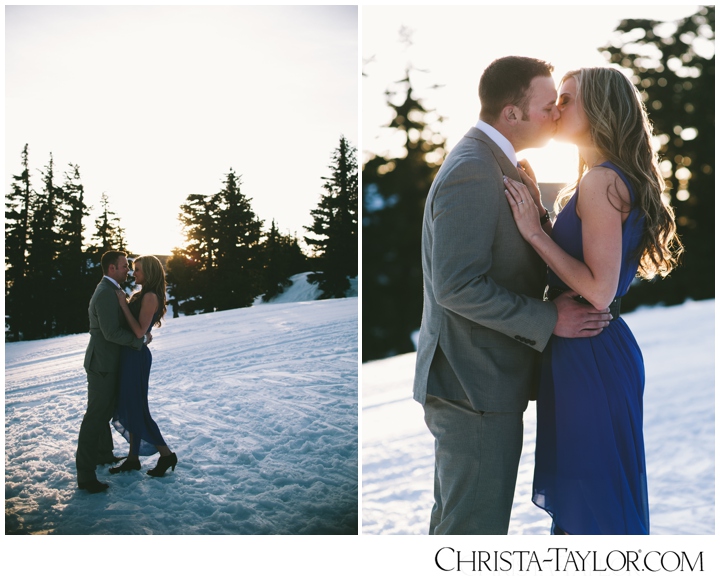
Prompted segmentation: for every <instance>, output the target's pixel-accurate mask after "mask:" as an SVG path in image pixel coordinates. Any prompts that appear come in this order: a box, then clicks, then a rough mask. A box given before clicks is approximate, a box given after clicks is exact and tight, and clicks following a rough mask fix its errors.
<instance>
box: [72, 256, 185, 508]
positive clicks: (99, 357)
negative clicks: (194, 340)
mask: <svg viewBox="0 0 720 583" xmlns="http://www.w3.org/2000/svg"><path fill="white" fill-rule="evenodd" d="M101 265H102V271H103V278H102V279H101V280H100V283H99V284H98V286H97V288H96V289H95V293H94V294H93V296H92V298H91V300H90V306H89V308H88V315H89V317H90V342H89V344H88V347H87V350H86V352H85V364H84V366H85V371H86V372H87V378H88V402H87V411H86V412H85V416H84V417H83V421H82V424H81V426H80V435H79V436H78V447H77V452H76V456H75V466H76V468H77V482H78V488H80V489H81V490H86V491H88V492H90V493H91V494H95V493H97V492H102V491H104V490H106V489H107V488H108V484H107V483H104V482H100V481H99V480H98V479H97V476H96V474H95V467H96V466H97V465H100V464H102V465H105V464H113V463H117V462H119V461H122V460H123V459H125V458H121V457H116V456H115V455H114V454H113V439H112V434H111V430H110V425H109V422H110V421H111V420H112V423H113V425H114V426H115V428H116V429H117V430H118V431H119V432H120V434H121V435H122V436H123V437H125V439H127V440H128V442H129V444H130V452H129V453H128V455H127V459H125V461H124V462H123V463H122V464H121V465H119V466H117V467H113V468H110V473H112V474H115V473H119V472H129V471H132V470H139V469H140V459H139V457H138V456H140V455H152V454H153V453H155V452H157V451H159V452H160V458H159V459H158V462H157V466H156V467H155V468H154V469H152V470H150V471H148V472H147V473H148V474H150V475H151V476H156V477H161V476H163V475H164V474H165V472H166V471H167V469H168V468H169V467H171V466H172V468H173V471H174V470H175V465H176V464H177V456H176V455H175V454H174V453H173V452H172V451H170V449H169V448H168V447H167V445H166V443H165V441H164V440H163V438H162V435H161V434H160V430H159V429H158V427H157V424H156V423H155V421H153V419H152V417H151V416H150V411H149V409H148V400H147V394H148V380H149V377H150V367H151V365H152V354H151V352H150V350H149V348H148V344H149V343H150V341H151V340H152V334H151V333H150V330H151V328H152V327H153V326H160V320H161V319H162V318H163V316H164V315H165V312H166V306H165V272H164V270H163V267H162V264H161V263H160V261H159V260H158V259H157V257H153V256H152V255H147V256H143V257H138V258H137V259H135V261H134V266H133V267H134V275H135V283H137V284H139V285H140V286H142V289H141V290H140V291H139V292H136V293H134V294H133V295H132V296H131V297H130V300H129V301H128V300H127V296H126V294H125V291H124V290H123V289H122V287H121V285H122V284H123V283H125V281H126V279H127V276H128V273H129V271H130V264H129V263H128V259H127V256H126V255H125V253H122V252H119V251H108V252H107V253H105V254H104V255H103V256H102V259H101Z"/></svg>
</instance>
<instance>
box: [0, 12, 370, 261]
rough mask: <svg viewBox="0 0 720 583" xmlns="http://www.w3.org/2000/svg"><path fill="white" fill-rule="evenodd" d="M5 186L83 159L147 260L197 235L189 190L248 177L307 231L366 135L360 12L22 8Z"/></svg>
mask: <svg viewBox="0 0 720 583" xmlns="http://www.w3.org/2000/svg"><path fill="white" fill-rule="evenodd" d="M5 65H6V73H5V74H6V77H5V91H6V94H5V100H6V101H5V104H6V118H5V119H6V134H5V183H6V185H5V188H6V192H9V190H10V184H11V182H12V174H15V173H19V172H20V171H21V166H20V161H21V152H22V148H23V146H24V145H25V144H26V143H27V144H29V153H30V169H31V174H32V176H33V181H34V185H35V187H36V188H37V189H39V188H40V185H41V182H40V178H41V170H42V169H43V168H44V167H45V166H46V165H47V163H48V161H49V158H50V153H51V152H52V155H53V158H54V163H55V172H56V175H57V176H59V177H60V181H62V174H63V173H64V171H65V170H66V169H67V167H68V164H69V163H73V164H78V165H79V166H80V172H81V177H82V182H83V184H84V186H85V192H86V197H87V202H88V204H90V205H92V206H93V207H94V208H93V211H92V214H91V217H90V218H89V219H88V221H87V224H88V234H92V231H93V230H94V225H93V221H94V218H95V217H96V216H97V214H99V201H100V196H101V195H102V193H103V192H105V193H107V195H108V196H109V198H110V206H111V209H112V210H114V211H115V213H116V214H118V215H119V216H120V218H121V219H122V224H123V226H124V228H125V230H126V238H127V240H128V244H129V247H130V249H131V251H133V252H135V253H145V254H147V253H149V254H167V253H170V251H171V249H172V248H173V247H175V246H177V245H181V244H182V242H183V239H182V237H181V234H180V224H179V222H178V220H177V217H178V214H179V207H180V205H181V204H182V203H183V202H184V201H185V199H186V197H187V195H188V194H192V193H200V194H213V193H215V192H217V191H219V190H220V189H221V188H222V182H223V179H224V177H225V174H226V173H227V172H228V171H229V170H230V168H231V167H232V168H233V170H235V172H236V173H237V174H240V175H242V181H243V186H242V191H243V192H244V194H246V195H247V196H248V197H250V198H251V199H252V203H251V204H252V207H253V209H254V210H255V212H256V213H257V215H258V216H259V217H260V218H261V219H263V220H264V221H265V223H266V224H265V226H266V227H267V228H269V227H270V221H271V220H272V219H273V218H274V219H275V221H276V223H277V225H278V226H279V228H280V230H281V231H283V232H290V233H297V235H298V236H299V237H302V235H303V234H305V231H304V229H303V226H304V225H309V224H311V222H312V221H311V216H310V210H311V209H312V208H314V207H315V206H316V205H317V203H318V202H319V197H320V195H321V194H322V193H323V190H322V184H323V180H322V177H323V176H326V175H327V167H328V165H329V163H330V161H331V155H332V152H333V151H334V149H335V148H336V147H337V145H338V141H339V139H340V136H341V135H345V137H346V138H348V140H350V142H351V143H352V144H353V145H355V146H356V147H357V146H359V143H358V142H359V137H358V74H359V71H358V69H359V67H358V35H357V7H356V6H267V7H257V6H213V7H202V6H152V7H144V6H140V7H138V6H134V7H130V6H6V7H5Z"/></svg>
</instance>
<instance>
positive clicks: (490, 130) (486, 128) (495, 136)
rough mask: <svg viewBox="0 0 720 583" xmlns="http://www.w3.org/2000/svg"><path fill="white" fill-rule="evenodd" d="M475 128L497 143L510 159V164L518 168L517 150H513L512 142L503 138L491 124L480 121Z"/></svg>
mask: <svg viewBox="0 0 720 583" xmlns="http://www.w3.org/2000/svg"><path fill="white" fill-rule="evenodd" d="M475 127H476V128H477V129H479V130H480V131H481V132H485V134H487V137H488V138H490V139H491V140H492V141H493V142H495V143H496V144H497V146H498V148H500V149H501V150H502V151H503V153H504V154H505V155H506V156H507V157H508V159H509V160H510V162H512V164H513V166H517V163H518V160H517V155H516V154H515V148H513V145H512V144H511V143H510V140H508V139H507V138H506V137H505V136H503V135H502V134H501V133H500V132H499V131H497V130H496V129H495V128H494V127H492V126H491V125H490V124H489V123H485V122H484V121H483V120H481V119H479V120H478V122H477V123H476V124H475Z"/></svg>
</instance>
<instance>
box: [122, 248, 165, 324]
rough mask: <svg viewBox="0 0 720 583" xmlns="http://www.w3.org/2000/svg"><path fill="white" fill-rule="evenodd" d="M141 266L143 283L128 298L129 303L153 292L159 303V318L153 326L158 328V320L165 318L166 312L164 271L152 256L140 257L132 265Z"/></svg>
mask: <svg viewBox="0 0 720 583" xmlns="http://www.w3.org/2000/svg"><path fill="white" fill-rule="evenodd" d="M138 263H139V264H140V265H142V269H143V275H145V283H144V284H143V285H142V289H141V290H140V291H138V292H135V293H134V294H133V295H132V297H131V298H130V303H132V302H136V301H140V300H142V298H143V296H144V295H145V294H146V293H147V292H153V293H154V294H155V295H156V296H157V298H158V302H159V306H160V307H159V310H160V317H159V318H158V321H157V322H155V326H157V327H158V328H159V327H160V326H161V325H162V324H161V322H160V320H162V318H163V317H164V316H165V312H167V305H166V302H165V287H166V286H165V270H164V269H163V266H162V263H160V260H159V259H158V258H157V257H155V256H154V255H141V256H140V257H138V258H137V259H135V261H133V265H137V264H138Z"/></svg>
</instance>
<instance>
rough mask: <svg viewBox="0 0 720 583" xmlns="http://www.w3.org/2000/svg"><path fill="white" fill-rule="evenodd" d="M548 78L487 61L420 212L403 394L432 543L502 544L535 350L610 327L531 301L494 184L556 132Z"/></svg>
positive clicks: (535, 275) (516, 239)
mask: <svg viewBox="0 0 720 583" xmlns="http://www.w3.org/2000/svg"><path fill="white" fill-rule="evenodd" d="M551 73H552V66H551V65H549V64H548V63H545V62H544V61H540V60H537V59H530V58H525V57H504V58H502V59H498V60H496V61H494V62H493V63H491V64H490V66H489V67H488V68H487V69H486V70H485V71H484V73H483V75H482V77H481V79H480V102H481V112H480V121H479V122H478V124H477V125H476V126H475V127H473V128H471V129H470V131H469V132H468V133H467V134H466V135H465V137H464V138H463V139H462V140H461V141H460V142H459V143H458V145H457V146H456V147H455V148H454V149H453V150H452V152H451V153H450V154H449V156H448V157H447V159H446V160H445V162H444V163H443V165H442V167H441V168H440V171H439V172H438V174H437V176H436V178H435V180H434V182H433V185H432V187H431V189H430V193H429V194H428V197H427V201H426V203H425V215H424V219H423V236H422V266H423V277H424V304H423V318H422V325H421V327H420V337H419V342H418V355H417V363H416V370H415V384H414V398H415V400H417V401H419V402H420V403H421V404H422V405H423V408H424V411H425V422H426V424H427V426H428V428H429V429H430V431H431V432H432V434H433V436H434V437H435V484H434V494H435V504H434V506H433V510H432V514H431V520H430V534H507V531H508V525H509V522H510V511H511V509H512V501H513V493H514V490H515V482H516V479H517V470H518V464H519V460H520V453H521V449H522V441H523V428H522V415H523V411H525V409H526V408H527V405H528V400H529V399H531V398H534V394H535V392H536V390H537V382H538V372H539V358H540V354H541V352H542V350H543V349H544V347H545V345H546V344H547V342H548V340H549V338H550V336H551V334H553V333H554V334H556V335H558V336H565V337H581V336H594V335H596V334H599V333H600V332H601V331H602V330H603V328H604V327H605V326H607V325H608V321H609V319H610V315H609V313H608V311H607V310H605V311H598V310H595V309H594V308H592V306H586V305H583V304H580V303H578V302H576V301H574V300H573V299H572V298H571V297H570V296H571V294H569V293H566V294H564V295H562V296H560V297H559V298H557V299H556V300H555V301H554V302H543V301H542V296H543V291H544V287H545V274H546V268H545V265H544V263H543V262H542V260H541V259H540V258H539V257H538V255H537V254H536V253H535V252H534V251H533V249H532V247H531V246H530V245H529V244H527V243H526V242H525V241H524V240H523V238H522V237H521V236H520V233H519V232H518V230H517V228H516V226H515V221H514V220H513V217H512V212H511V210H510V206H509V205H508V203H507V200H506V198H505V195H504V190H505V188H504V185H503V175H506V176H509V177H511V178H514V179H515V180H521V176H520V174H519V172H518V170H517V167H516V165H517V159H516V155H515V152H516V151H520V150H524V149H525V148H531V147H540V146H543V145H545V144H546V143H547V142H548V141H549V140H550V138H551V137H552V136H553V134H554V132H555V128H556V123H557V120H558V119H559V118H560V113H559V111H558V109H557V107H556V105H555V100H556V98H557V92H556V90H555V85H554V82H553V79H552V76H551ZM528 171H529V173H530V174H532V171H531V170H529V168H528ZM526 179H527V178H526ZM539 212H540V214H541V220H542V221H543V222H546V221H547V220H548V219H549V215H547V212H546V211H545V209H543V208H542V207H541V208H540V211H539Z"/></svg>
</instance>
